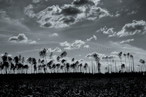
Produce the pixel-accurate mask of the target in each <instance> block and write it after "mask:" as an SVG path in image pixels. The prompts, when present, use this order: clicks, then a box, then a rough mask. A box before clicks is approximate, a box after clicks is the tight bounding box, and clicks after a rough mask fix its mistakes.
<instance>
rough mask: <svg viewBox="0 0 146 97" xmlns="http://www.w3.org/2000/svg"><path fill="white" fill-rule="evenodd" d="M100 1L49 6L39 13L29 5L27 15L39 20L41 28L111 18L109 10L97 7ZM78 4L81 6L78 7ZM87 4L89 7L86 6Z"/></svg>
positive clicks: (79, 1)
mask: <svg viewBox="0 0 146 97" xmlns="http://www.w3.org/2000/svg"><path fill="white" fill-rule="evenodd" d="M99 1H100V0H78V1H77V0H74V1H73V2H72V3H70V4H64V5H62V6H58V5H53V6H48V7H47V8H45V9H44V10H42V11H40V12H38V13H35V11H34V8H35V7H34V6H30V5H29V6H27V7H26V8H25V9H26V11H25V14H26V15H28V16H29V17H30V18H37V22H38V23H39V24H40V26H41V27H46V28H63V27H68V26H70V25H73V24H75V23H77V22H79V21H82V20H96V19H99V18H103V17H106V16H111V15H110V14H109V12H108V11H107V10H105V9H102V8H100V7H97V4H98V3H99ZM91 3H92V4H91ZM93 3H94V4H93ZM77 4H78V5H80V6H77ZM86 4H89V5H88V6H86Z"/></svg>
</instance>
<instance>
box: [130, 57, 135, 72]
mask: <svg viewBox="0 0 146 97" xmlns="http://www.w3.org/2000/svg"><path fill="white" fill-rule="evenodd" d="M130 58H131V61H132V64H133V66H132V69H133V72H134V57H133V55H130Z"/></svg>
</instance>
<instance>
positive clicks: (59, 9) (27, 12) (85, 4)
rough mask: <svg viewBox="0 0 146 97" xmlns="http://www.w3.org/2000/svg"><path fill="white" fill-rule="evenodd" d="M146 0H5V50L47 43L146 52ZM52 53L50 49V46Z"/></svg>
mask: <svg viewBox="0 0 146 97" xmlns="http://www.w3.org/2000/svg"><path fill="white" fill-rule="evenodd" d="M145 5H146V0H0V54H2V53H4V52H8V53H9V54H12V55H13V56H15V55H19V54H22V55H23V56H25V57H29V56H32V57H37V58H38V57H39V54H38V52H39V51H40V49H42V48H48V49H49V50H48V51H53V52H54V53H55V54H57V55H58V54H60V53H61V51H64V50H66V51H67V52H68V57H75V58H76V59H85V60H86V58H85V56H86V55H87V54H89V53H92V52H97V53H99V54H101V55H111V54H115V53H117V52H120V51H122V52H124V53H128V52H129V53H131V54H133V56H134V58H135V60H136V62H137V64H138V61H139V59H140V58H143V59H144V58H145V57H146V45H145V43H146V40H145V38H146V35H145V34H146V13H145V9H146V6H145ZM48 54H49V52H48Z"/></svg>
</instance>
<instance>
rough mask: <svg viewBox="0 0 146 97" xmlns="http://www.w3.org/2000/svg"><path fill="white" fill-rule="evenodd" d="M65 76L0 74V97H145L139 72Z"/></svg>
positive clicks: (144, 79)
mask: <svg viewBox="0 0 146 97" xmlns="http://www.w3.org/2000/svg"><path fill="white" fill-rule="evenodd" d="M10 76H11V77H10ZM31 76H32V77H31ZM38 76H39V77H38ZM51 76H54V77H51ZM59 76H60V77H59ZM66 76H67V75H66V74H64V75H63V74H62V76H61V75H58V76H57V75H55V74H54V75H41V74H40V75H27V76H26V75H22V74H21V75H7V76H6V75H0V77H1V80H0V97H21V96H22V97H46V96H47V97H146V77H145V76H142V75H139V76H131V77H130V75H129V76H126V77H124V76H122V75H120V76H109V75H108V76H103V75H102V76H101V75H100V76H97V75H96V76H95V75H94V76H93V75H92V76H89V75H88V76H87V77H86V76H85V75H82V74H78V76H76V77H75V76H73V75H72V74H70V75H68V76H67V77H66ZM2 77H3V78H2ZM17 77H18V78H17Z"/></svg>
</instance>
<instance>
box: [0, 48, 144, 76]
mask: <svg viewBox="0 0 146 97" xmlns="http://www.w3.org/2000/svg"><path fill="white" fill-rule="evenodd" d="M39 55H40V59H38V60H37V59H35V58H33V57H29V58H27V59H25V58H24V57H22V56H21V55H19V56H15V57H14V58H12V57H11V56H9V55H8V53H5V54H4V55H3V56H2V62H0V70H1V73H3V74H8V73H15V74H16V73H17V74H18V73H28V70H30V71H31V72H29V73H70V72H72V73H75V72H80V73H81V72H82V73H101V63H100V60H101V58H100V57H99V55H98V54H97V53H93V54H91V55H87V57H92V58H94V60H95V62H96V65H95V64H94V63H93V62H92V64H91V66H89V64H88V63H87V62H85V63H84V62H83V60H75V58H72V59H71V62H69V61H68V60H67V59H66V56H67V52H66V51H64V52H62V53H61V54H60V55H59V56H57V57H56V59H53V58H52V57H53V52H51V53H50V55H49V60H48V59H47V49H45V48H44V49H43V50H41V51H40V52H39ZM117 56H118V57H119V59H120V64H121V65H120V69H119V70H118V67H117V64H116V63H117V62H116V60H115V57H114V56H104V57H102V60H105V61H106V63H107V67H105V71H106V72H108V73H112V72H135V66H134V57H133V55H132V54H130V53H127V54H124V53H122V52H120V53H119V54H118V55H117ZM123 57H124V59H125V61H124V63H123V62H122V59H123ZM140 63H142V65H138V67H139V68H140V69H139V71H141V72H144V71H145V70H146V69H144V67H145V68H146V66H145V61H144V60H143V59H140Z"/></svg>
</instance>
